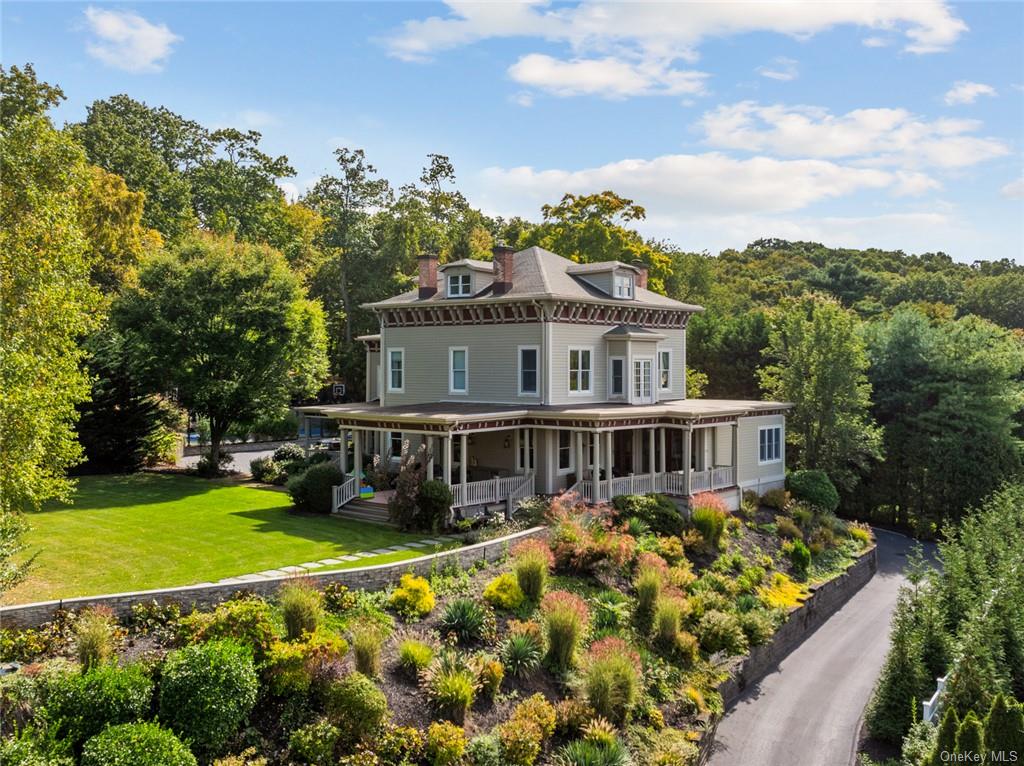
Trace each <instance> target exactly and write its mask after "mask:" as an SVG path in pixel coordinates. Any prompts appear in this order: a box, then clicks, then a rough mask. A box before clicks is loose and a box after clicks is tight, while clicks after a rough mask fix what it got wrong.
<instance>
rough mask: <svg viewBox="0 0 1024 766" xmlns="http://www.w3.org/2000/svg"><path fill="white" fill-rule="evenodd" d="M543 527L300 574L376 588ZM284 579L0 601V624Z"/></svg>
mask: <svg viewBox="0 0 1024 766" xmlns="http://www.w3.org/2000/svg"><path fill="white" fill-rule="evenodd" d="M544 531H545V530H544V528H543V527H533V528H532V529H527V530H524V531H523V532H516V533H515V534H512V535H507V536H505V537H499V538H497V539H495V540H488V541H486V542H483V543H476V544H475V545H466V546H463V547H461V548H453V549H451V550H448V551H441V552H439V553H432V554H428V555H426V556H420V557H418V558H414V559H405V560H403V561H395V562H391V563H388V564H377V565H375V566H366V567H353V568H352V569H342V570H338V571H336V572H323V573H319V574H318V573H316V572H315V571H314V572H310V573H309V574H308V575H304V577H308V578H309V580H310V581H311V582H313V583H314V584H316V585H317V586H324V585H326V584H327V583H332V582H336V583H342V584H343V585H347V586H348V587H349V588H352V589H359V590H379V589H381V588H385V587H387V586H388V585H391V584H393V583H396V582H398V579H399V578H400V577H401V576H402V575H403V574H405V573H406V572H409V571H413V572H415V573H416V574H420V575H427V574H429V573H430V570H431V569H432V568H433V567H434V566H435V565H436V566H438V567H443V566H445V565H447V564H450V562H452V561H457V562H458V564H459V566H461V567H463V568H465V567H468V566H470V565H471V564H473V563H475V562H477V561H481V560H483V561H494V560H496V559H500V558H502V557H503V556H504V555H505V554H506V552H507V550H508V548H510V547H512V546H513V545H515V544H516V543H517V542H519V541H520V540H525V539H527V538H532V537H538V536H540V535H541V534H542V533H543V532H544ZM288 579H290V578H289V577H273V578H267V579H265V580H256V581H253V582H246V583H222V584H209V583H207V584H202V585H186V586H183V587H180V588H162V589H159V590H144V591H136V592H132V593H114V594H110V595H104V596H85V597H82V598H69V599H62V600H59V601H41V602H38V603H34V604H22V605H19V606H4V607H0V627H4V628H31V627H35V626H37V625H41V624H42V623H44V622H47V621H48V620H52V619H53V616H54V613H55V612H57V611H58V610H59V609H71V610H79V609H85V608H88V607H92V606H105V607H108V608H110V609H112V610H113V611H114V613H115V614H117V616H118V617H127V616H129V615H130V614H131V610H132V607H133V606H134V605H135V604H141V603H145V602H150V601H154V600H156V601H158V602H160V603H167V602H171V601H174V602H177V603H178V604H180V605H181V606H182V608H183V610H185V611H189V610H192V609H195V608H197V607H211V606H213V605H215V604H217V603H219V602H220V601H223V600H224V599H225V598H227V597H228V596H230V595H231V594H232V593H237V592H238V591H248V592H252V593H259V594H260V595H269V594H271V593H273V592H274V591H276V590H277V589H278V588H279V587H280V586H281V584H282V583H284V582H286V581H287V580H288Z"/></svg>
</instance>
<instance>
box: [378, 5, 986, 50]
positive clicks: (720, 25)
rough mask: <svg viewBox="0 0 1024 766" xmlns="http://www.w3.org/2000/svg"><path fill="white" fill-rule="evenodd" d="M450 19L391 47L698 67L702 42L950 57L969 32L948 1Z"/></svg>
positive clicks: (413, 23) (553, 9)
mask: <svg viewBox="0 0 1024 766" xmlns="http://www.w3.org/2000/svg"><path fill="white" fill-rule="evenodd" d="M447 5H448V8H449V14H448V15H447V16H445V17H443V18H442V17H439V16H431V17H429V18H427V19H422V20H420V19H416V20H410V21H406V22H405V23H404V24H402V25H401V27H400V28H399V29H398V30H396V31H395V32H394V33H393V34H392V35H391V36H390V37H388V38H387V39H386V40H385V44H386V45H387V48H388V51H389V52H390V53H391V55H393V56H396V57H398V58H400V59H404V60H408V61H422V60H425V59H429V58H430V57H431V56H432V55H433V54H434V53H436V52H438V51H442V50H448V49H451V48H456V47H459V46H462V45H468V44H471V43H474V42H478V41H481V40H485V39H488V38H498V37H500V38H508V37H536V38H539V39H543V40H547V41H552V42H562V43H567V44H568V45H570V46H571V48H572V50H573V51H574V53H575V54H576V55H580V54H581V53H583V52H586V51H603V52H608V51H611V50H614V49H615V48H617V47H622V46H625V47H628V48H630V49H631V50H633V51H634V52H639V53H642V54H643V55H644V58H650V57H654V58H658V57H660V58H663V59H664V58H668V59H676V58H682V59H684V60H693V58H694V57H695V56H696V53H695V51H696V49H697V47H698V46H699V45H700V43H701V42H702V41H704V40H705V39H708V38H713V37H726V36H731V35H739V34H745V33H750V32H775V33H779V34H784V35H790V36H793V37H797V38H806V37H808V36H811V35H814V34H817V33H819V32H823V31H825V30H828V29H831V28H833V27H836V26H840V25H852V26H858V27H864V28H867V29H874V30H881V31H884V32H886V33H897V32H902V33H903V35H904V36H905V37H906V43H905V45H904V49H905V50H907V51H910V52H912V53H931V52H935V51H941V50H945V49H947V48H948V47H949V46H951V45H952V44H953V43H954V42H956V40H957V38H959V36H960V35H961V34H962V33H963V32H965V31H966V30H967V25H966V24H965V23H964V22H963V21H962V20H961V19H959V18H958V17H957V16H955V15H954V13H953V11H952V9H951V8H950V7H949V6H948V5H947V4H946V3H945V2H942V0H916V1H913V0H904V1H898V0H897V1H894V0H835V1H834V2H827V3H823V2H818V3H796V2H788V3H719V2H686V3H621V2H610V1H609V0H593V1H592V2H579V3H577V4H576V5H574V6H569V7H565V6H556V5H552V4H549V3H547V2H543V1H540V2H520V3H512V2H502V3H481V2H476V1H474V0H448V2H447Z"/></svg>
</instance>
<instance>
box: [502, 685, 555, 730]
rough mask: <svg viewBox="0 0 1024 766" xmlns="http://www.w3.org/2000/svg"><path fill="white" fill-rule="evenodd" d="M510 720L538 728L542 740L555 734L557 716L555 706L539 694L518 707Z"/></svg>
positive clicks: (530, 697) (525, 700)
mask: <svg viewBox="0 0 1024 766" xmlns="http://www.w3.org/2000/svg"><path fill="white" fill-rule="evenodd" d="M509 720H510V721H512V723H518V724H522V725H523V726H533V727H536V729H537V731H539V732H540V736H541V739H547V738H548V737H550V736H551V735H552V734H554V733H555V723H556V720H557V715H556V714H555V706H554V705H552V704H551V703H550V702H548V701H547V699H545V697H544V695H543V694H540V693H539V692H538V693H537V694H533V695H531V696H529V697H527V698H526V699H524V700H523V701H522V702H520V703H519V704H518V705H516V707H515V709H514V710H513V711H512V715H511V716H510V718H509Z"/></svg>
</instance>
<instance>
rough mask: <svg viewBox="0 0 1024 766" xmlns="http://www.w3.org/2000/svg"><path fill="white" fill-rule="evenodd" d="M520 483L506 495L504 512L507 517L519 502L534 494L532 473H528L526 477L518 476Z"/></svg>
mask: <svg viewBox="0 0 1024 766" xmlns="http://www.w3.org/2000/svg"><path fill="white" fill-rule="evenodd" d="M519 478H520V482H519V483H518V484H516V485H515V486H513V487H512V489H511V490H509V493H508V507H507V508H506V512H507V514H508V515H509V516H511V515H512V512H513V511H514V510H515V509H516V504H517V503H518V502H519V501H520V500H524V499H526V498H528V497H531V496H532V495H534V494H536V491H535V489H534V481H533V473H528V474H526V476H520V477H519Z"/></svg>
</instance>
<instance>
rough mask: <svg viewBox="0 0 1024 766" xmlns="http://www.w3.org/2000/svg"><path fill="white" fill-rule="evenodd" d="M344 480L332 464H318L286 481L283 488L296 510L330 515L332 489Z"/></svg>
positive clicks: (343, 475) (343, 476)
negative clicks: (285, 488)
mask: <svg viewBox="0 0 1024 766" xmlns="http://www.w3.org/2000/svg"><path fill="white" fill-rule="evenodd" d="M345 478H346V477H345V474H343V473H342V472H341V469H340V468H338V466H336V465H335V464H334V463H320V464H319V465H314V466H311V467H309V468H307V469H306V470H305V471H303V472H302V473H300V474H299V475H298V476H293V477H292V478H290V479H288V483H287V484H286V485H285V486H286V487H287V489H288V494H289V495H291V498H292V505H294V506H295V508H296V509H297V510H300V511H305V512H306V513H330V512H331V511H332V510H334V509H333V507H332V504H333V502H334V498H333V490H334V487H336V486H338V485H339V484H342V483H344V481H345Z"/></svg>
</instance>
